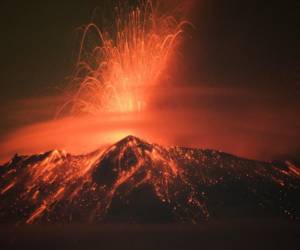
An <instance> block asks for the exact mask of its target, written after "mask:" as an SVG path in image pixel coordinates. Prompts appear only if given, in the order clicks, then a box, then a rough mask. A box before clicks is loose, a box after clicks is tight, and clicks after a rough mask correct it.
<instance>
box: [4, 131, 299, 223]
mask: <svg viewBox="0 0 300 250" xmlns="http://www.w3.org/2000/svg"><path fill="white" fill-rule="evenodd" d="M299 195H300V168H299V163H297V162H292V161H286V162H259V161H253V160H247V159H242V158H238V157H235V156H233V155H230V154H226V153H222V152H218V151H214V150H202V149H191V148H183V147H163V146H160V145H157V144H150V143H148V142H145V141H143V140H141V139H139V138H137V137H134V136H128V137H126V138H124V139H123V140H121V141H119V142H118V143H116V144H114V145H113V146H111V147H109V148H108V149H106V150H98V151H95V152H92V153H90V154H87V155H80V156H73V155H70V154H68V153H66V152H64V151H59V150H53V151H49V152H47V153H44V154H39V155H32V156H18V155H16V156H15V157H14V158H13V159H12V160H11V161H10V162H8V163H6V164H5V165H3V166H1V167H0V222H1V223H14V222H26V223H39V222H51V223H71V222H83V223H86V222H90V223H97V222H117V223H135V222H139V223H170V222H192V223H198V222H203V221H206V220H208V219H210V218H213V219H232V218H287V219H292V220H296V219H298V218H299V217H300V200H299Z"/></svg>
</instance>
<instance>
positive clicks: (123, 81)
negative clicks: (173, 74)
mask: <svg viewBox="0 0 300 250" xmlns="http://www.w3.org/2000/svg"><path fill="white" fill-rule="evenodd" d="M160 12H161V11H160V8H159V4H153V1H149V0H143V1H139V5H138V6H137V7H127V6H126V4H125V3H121V2H120V4H119V6H118V7H117V8H116V18H115V21H114V29H115V30H116V31H113V30H108V29H107V30H105V29H101V30H100V29H99V28H98V26H97V25H96V24H94V23H91V24H89V25H87V26H86V27H85V29H84V34H83V38H82V43H81V48H80V56H79V60H78V68H77V71H76V74H75V77H74V80H73V82H72V84H71V85H72V87H74V86H75V94H74V95H72V97H71V98H70V100H69V102H68V103H67V104H66V105H65V107H66V106H70V105H71V107H72V108H71V110H72V113H75V114H78V113H79V114H86V113H87V114H99V113H100V112H132V111H141V110H143V109H144V108H145V107H146V105H147V101H148V99H149V97H150V93H149V91H150V90H151V86H155V85H156V84H158V81H159V78H160V77H161V76H162V73H164V71H165V69H166V68H167V66H168V63H169V62H170V60H171V59H172V56H173V55H174V52H175V50H176V48H177V45H178V42H179V40H180V39H179V38H180V35H181V34H182V32H183V26H184V25H185V24H187V22H185V21H182V20H178V19H176V18H174V17H173V16H172V15H167V14H164V13H163V14H162V13H160ZM93 32H96V33H97V37H98V41H99V42H98V45H97V46H95V47H93V48H92V49H88V48H87V47H88V46H87V41H89V38H90V36H91V34H92V33H93ZM65 107H64V108H65Z"/></svg>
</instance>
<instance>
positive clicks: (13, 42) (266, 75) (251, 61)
mask: <svg viewBox="0 0 300 250" xmlns="http://www.w3.org/2000/svg"><path fill="white" fill-rule="evenodd" d="M189 1H194V5H193V7H192V8H191V10H190V12H189V14H188V18H189V20H191V21H192V22H193V24H194V25H195V27H196V28H195V29H194V30H193V29H190V30H189V31H188V34H187V36H186V39H185V42H184V44H183V45H182V46H181V49H180V53H181V62H180V64H179V66H178V67H179V68H178V70H176V74H175V75H174V78H175V79H176V82H179V83H182V84H184V85H190V86H200V87H201V86H213V87H219V88H221V89H237V90H242V93H245V92H247V91H249V92H251V93H253V95H254V97H255V98H253V97H251V98H250V99H249V98H248V99H247V98H244V97H243V96H241V97H240V99H239V100H238V101H232V100H231V101H230V100H228V98H227V99H226V98H225V101H222V102H223V103H221V101H219V104H217V105H215V106H213V105H214V104H215V103H217V102H218V100H217V98H215V97H214V99H213V100H209V103H208V104H207V103H205V105H207V106H210V108H212V107H213V108H214V109H216V110H217V111H218V112H219V113H220V112H223V110H222V108H224V110H225V111H226V112H229V111H230V112H231V111H232V112H231V115H232V116H235V117H239V115H240V117H241V118H243V117H244V113H246V112H248V113H249V114H250V113H251V112H252V114H253V113H257V112H258V111H261V109H265V110H264V112H261V113H262V114H261V116H265V114H269V113H268V112H270V110H272V109H273V110H274V113H279V114H277V115H276V117H277V118H276V119H273V120H272V119H270V121H268V122H266V123H268V124H269V123H272V122H275V123H277V122H278V119H280V117H281V116H282V117H284V118H282V119H287V122H286V123H290V124H292V127H291V128H290V127H285V131H286V133H288V132H289V131H290V130H293V131H296V132H293V133H291V135H289V137H288V138H287V139H286V141H291V140H293V138H295V133H296V134H297V133H298V132H297V131H300V120H299V119H300V118H297V114H298V113H299V111H298V110H299V109H300V74H299V72H300V49H299V44H300V39H299V37H300V34H299V33H300V32H299V27H300V22H299V16H300V4H299V2H298V1H281V2H280V1H256V0H251V1H250V0H243V1H241V0H226V1H221V0H201V1H200V0H199V1H197V0H189ZM103 2H104V1H102V0H81V1H75V0H72V1H71V0H70V1H63V0H60V1H57V0H52V1H37V0H36V1H33V0H28V1H23V0H19V1H13V0H2V1H1V3H0V12H1V14H0V31H1V39H0V55H1V60H0V69H1V71H0V72H1V78H0V79H1V83H0V104H1V108H0V115H1V117H2V118H1V119H2V121H0V122H1V123H2V125H3V124H4V126H2V128H0V135H1V133H2V134H3V133H5V131H6V130H7V129H8V128H11V127H14V124H13V123H14V121H12V120H11V121H9V119H10V118H8V117H7V116H6V115H7V114H8V113H9V111H8V110H9V109H10V107H12V106H14V110H16V107H15V106H16V105H19V104H16V103H17V100H19V99H26V98H31V97H40V96H49V95H52V94H56V93H59V91H60V90H58V88H63V87H64V86H65V85H66V83H67V80H66V78H67V77H68V76H70V75H71V74H72V70H73V69H74V64H75V63H74V62H75V60H76V57H77V53H78V42H79V39H80V36H79V32H78V30H77V28H78V27H80V26H82V25H85V24H87V23H89V22H90V20H91V18H92V16H93V12H94V11H95V9H96V8H97V7H99V6H101V5H103ZM108 2H109V1H108ZM168 2H170V3H171V2H172V1H168ZM101 11H103V10H101V8H100V9H99V13H100V12H101ZM104 11H105V10H104ZM237 92H239V91H237ZM241 99H242V101H241ZM258 99H259V100H258ZM194 101H196V102H197V98H196V99H195V100H194ZM200 101H201V100H200ZM229 101H230V102H229ZM249 102H250V103H249ZM211 103H213V105H211ZM224 103H227V104H228V103H229V104H228V105H227V106H224V105H223V104H224ZM14 104H15V105H14ZM220 106H221V107H222V108H220ZM250 106H255V108H253V109H252V110H250V109H251V107H250ZM266 107H267V108H266ZM278 107H280V109H278ZM238 108H239V109H238ZM277 110H278V111H277ZM226 112H224V114H225V113H226ZM290 114H291V115H290ZM47 115H48V114H47ZM271 115H272V116H273V117H274V114H270V116H271ZM23 116H24V114H23ZM220 116H221V115H220ZM291 117H292V118H291ZM249 119H250V118H249ZM254 120H255V119H252V122H253V121H254ZM27 122H28V123H30V121H27ZM278 126H279V125H278ZM279 127H280V126H279ZM278 129H279V128H278V127H276V130H277V131H278ZM271 136H272V135H270V136H269V137H271ZM258 137H259V136H258ZM298 139H299V135H298V136H297V137H296V138H295V140H298ZM298 144H299V145H298ZM298 144H297V145H293V151H294V152H296V154H299V153H300V142H299V143H298Z"/></svg>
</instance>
